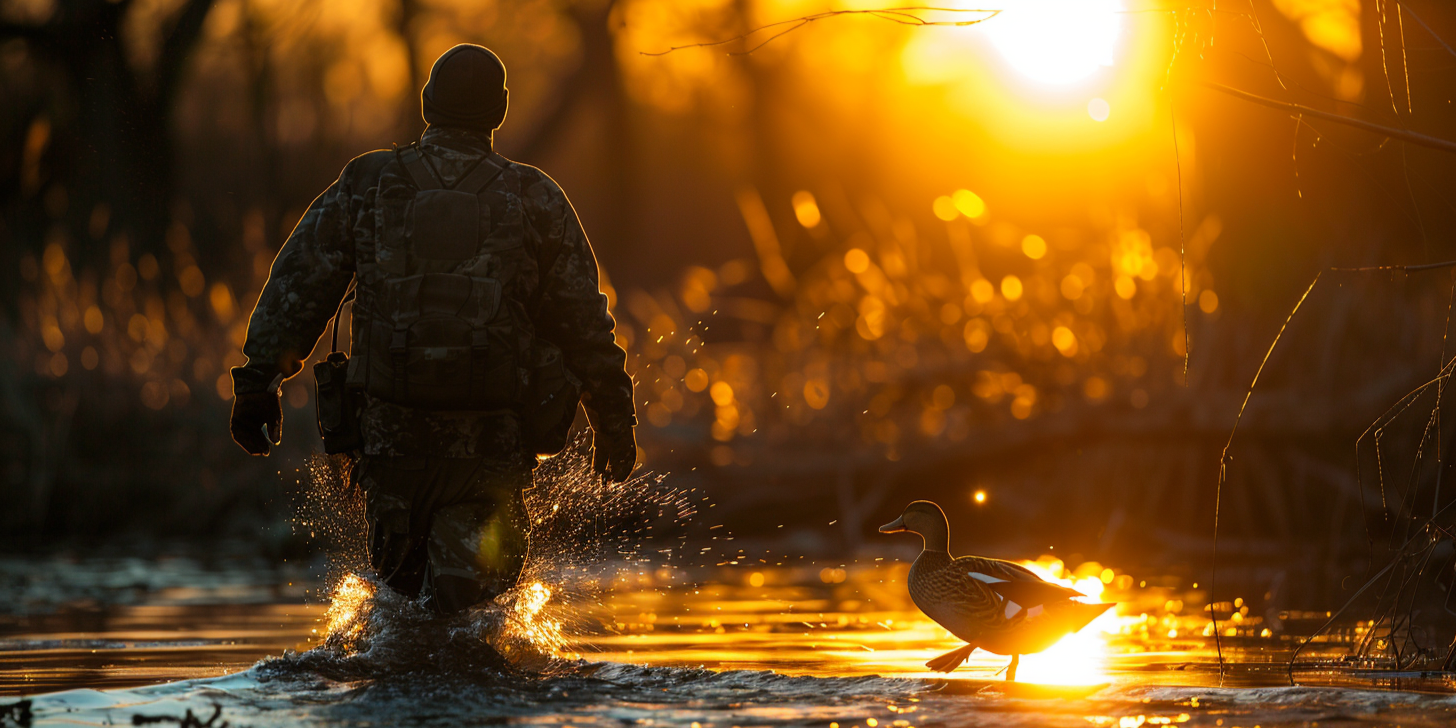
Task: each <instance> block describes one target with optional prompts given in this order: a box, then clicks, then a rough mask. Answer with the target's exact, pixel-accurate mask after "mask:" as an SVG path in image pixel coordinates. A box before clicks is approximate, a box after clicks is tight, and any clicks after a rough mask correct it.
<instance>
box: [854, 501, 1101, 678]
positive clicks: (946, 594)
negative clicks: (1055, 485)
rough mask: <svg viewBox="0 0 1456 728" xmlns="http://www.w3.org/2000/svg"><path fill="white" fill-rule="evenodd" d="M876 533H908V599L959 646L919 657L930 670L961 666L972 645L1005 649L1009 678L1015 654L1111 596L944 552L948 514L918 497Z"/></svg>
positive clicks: (1060, 632)
mask: <svg viewBox="0 0 1456 728" xmlns="http://www.w3.org/2000/svg"><path fill="white" fill-rule="evenodd" d="M879 530H880V533H914V534H917V535H919V536H920V538H921V539H922V541H923V543H924V549H923V550H922V551H921V552H920V555H919V556H918V557H916V559H915V563H913V564H911V565H910V575H909V577H908V578H907V580H906V582H907V584H906V586H907V587H908V590H909V592H910V600H911V601H913V602H915V606H916V607H918V608H919V609H920V611H922V612H924V613H925V616H927V617H930V618H931V619H933V620H935V622H936V623H937V624H939V625H940V626H942V627H944V628H945V629H946V630H947V631H949V632H950V633H951V634H953V635H955V636H956V637H958V638H960V639H961V640H964V641H965V643H966V644H965V645H964V646H962V647H959V648H956V649H954V650H951V651H950V652H947V653H945V654H943V655H940V656H939V657H936V658H935V659H932V660H930V661H929V662H927V663H925V666H926V667H928V668H930V669H931V670H934V671H936V672H942V673H949V672H952V671H954V670H955V669H956V668H958V667H960V666H961V663H963V662H965V661H966V659H967V658H969V657H970V656H971V653H972V652H974V651H975V650H976V648H978V647H979V648H981V649H983V650H985V651H987V652H990V653H992V654H996V655H1002V656H1008V655H1009V656H1010V657H1011V662H1010V664H1008V665H1007V668H1006V680H1007V681H1008V682H1015V681H1016V668H1017V666H1018V665H1019V664H1020V662H1021V656H1022V655H1029V654H1034V653H1037V652H1041V651H1042V650H1045V649H1046V648H1048V647H1051V646H1052V645H1054V644H1056V643H1057V642H1058V641H1059V640H1061V639H1062V638H1063V637H1065V636H1066V635H1069V634H1072V633H1074V632H1077V631H1078V630H1080V629H1082V628H1083V627H1085V626H1087V624H1088V623H1090V622H1091V621H1092V620H1094V619H1096V618H1097V617H1098V616H1099V615H1101V614H1102V613H1103V612H1106V611H1107V610H1108V609H1111V608H1112V607H1114V606H1116V604H1115V603H1100V602H1099V603H1088V602H1085V601H1082V600H1083V599H1085V598H1086V597H1085V595H1083V594H1082V593H1081V592H1078V591H1076V590H1074V589H1069V588H1067V587H1065V586H1062V585H1060V584H1053V583H1051V582H1049V581H1046V580H1045V579H1042V578H1041V577H1039V576H1037V575H1036V574H1035V573H1033V572H1032V571H1031V570H1030V569H1027V568H1026V567H1024V566H1021V565H1019V564H1014V563H1011V562H1010V561H1002V560H1001V559H992V558H986V557H983V556H961V557H955V556H951V555H950V521H949V519H947V518H946V517H945V511H943V510H941V508H940V506H939V505H936V504H935V503H933V502H931V501H925V500H918V501H915V502H913V503H911V504H910V505H908V506H906V507H905V511H904V512H903V513H901V514H900V517H899V518H896V519H895V520H893V521H891V522H889V523H886V524H885V525H883V526H880V529H879Z"/></svg>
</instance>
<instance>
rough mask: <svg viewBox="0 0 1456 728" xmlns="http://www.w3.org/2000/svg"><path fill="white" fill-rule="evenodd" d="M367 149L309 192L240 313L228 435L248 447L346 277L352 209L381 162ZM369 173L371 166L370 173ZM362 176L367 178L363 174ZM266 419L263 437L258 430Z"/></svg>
mask: <svg viewBox="0 0 1456 728" xmlns="http://www.w3.org/2000/svg"><path fill="white" fill-rule="evenodd" d="M381 154H385V155H387V154H388V152H372V153H370V154H367V155H364V156H362V157H358V158H356V159H355V160H354V161H352V162H350V163H349V164H348V165H347V166H345V167H344V171H343V173H342V174H340V175H339V179H338V180H336V181H335V182H334V183H333V184H331V185H329V188H328V189H327V190H324V192H323V194H321V195H319V196H318V197H317V198H315V199H314V201H313V203H312V204H310V205H309V207H308V211H307V212H305V213H304V215H303V218H302V219H301V220H299V222H298V225H296V226H295V227H294V228H293V232H292V233H291V234H289V236H288V240H287V241H286V242H284V244H283V248H282V249H281V250H279V252H278V257H277V258H274V260H273V266H272V268H271V269H270V270H269V272H268V282H267V283H266V284H264V286H263V292H262V293H261V294H260V295H259V296H258V303H257V305H256V306H254V307H253V314H252V316H251V318H250V319H249V320H248V336H247V340H246V341H245V342H244V344H243V354H245V355H246V356H247V357H248V361H247V363H246V364H244V365H243V366H240V367H233V370H232V375H233V395H234V397H235V399H234V403H233V422H232V430H233V439H234V440H236V441H237V442H238V444H239V445H241V446H242V447H243V449H245V450H247V451H248V452H250V453H253V454H255V455H257V454H261V455H266V454H267V453H268V442H267V440H272V441H274V442H276V441H277V439H278V436H279V427H280V421H281V410H280V409H279V408H278V406H277V385H278V384H279V383H280V382H282V381H283V380H285V379H288V378H289V377H292V376H293V375H295V374H297V373H298V372H299V370H301V369H302V368H303V361H304V359H306V358H307V357H308V355H309V353H310V352H312V351H313V347H314V345H315V344H316V343H318V339H319V336H321V335H322V334H323V331H324V328H325V327H326V326H327V325H328V322H329V319H331V318H333V315H334V312H335V311H336V310H338V306H339V302H340V301H341V300H343V297H344V293H345V292H346V291H347V290H348V287H349V282H350V281H351V280H352V279H353V277H354V270H355V260H354V236H353V225H354V212H355V211H356V210H357V208H358V206H359V205H360V203H361V202H362V194H363V192H364V190H363V189H359V188H361V187H363V188H367V187H368V186H371V185H372V184H373V180H374V178H377V177H378V169H377V168H378V167H380V166H382V165H381V164H380V161H381V160H382V157H380V156H379V155H381ZM371 173H372V174H371ZM363 177H367V179H363ZM264 425H267V426H268V437H267V440H265V439H264V438H263V436H262V435H261V434H259V433H260V432H261V430H262V427H263V426H264Z"/></svg>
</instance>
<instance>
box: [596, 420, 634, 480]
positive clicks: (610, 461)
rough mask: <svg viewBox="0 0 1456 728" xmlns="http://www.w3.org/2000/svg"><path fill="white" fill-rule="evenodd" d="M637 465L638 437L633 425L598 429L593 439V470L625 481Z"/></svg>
mask: <svg viewBox="0 0 1456 728" xmlns="http://www.w3.org/2000/svg"><path fill="white" fill-rule="evenodd" d="M636 465H637V438H636V436H635V435H633V433H632V427H631V425H628V426H626V427H624V428H621V429H607V428H602V429H598V430H596V432H595V434H594V439H593V441H592V470H593V471H595V472H596V474H597V475H600V476H602V477H603V478H606V479H607V480H610V481H612V482H613V483H623V482H626V480H627V479H628V478H630V477H632V468H634V467H636Z"/></svg>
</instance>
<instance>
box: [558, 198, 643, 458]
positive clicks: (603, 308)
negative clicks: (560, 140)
mask: <svg viewBox="0 0 1456 728" xmlns="http://www.w3.org/2000/svg"><path fill="white" fill-rule="evenodd" d="M532 192H534V193H535V194H534V195H533V197H534V198H535V200H534V201H535V202H537V203H539V207H538V210H537V212H538V214H537V215H536V216H535V217H536V220H535V221H534V222H533V227H534V228H535V229H536V232H537V235H538V236H539V238H540V245H541V248H540V250H541V258H540V262H541V265H542V271H541V299H540V308H539V309H538V311H537V315H536V333H537V335H539V336H541V337H542V338H544V339H546V340H548V341H550V342H552V343H554V344H556V345H557V346H558V347H560V348H561V351H562V354H563V355H564V357H565V360H566V366H567V368H569V369H570V370H571V372H572V373H573V374H575V375H576V376H577V378H579V379H580V380H581V381H582V388H583V392H582V405H583V406H584V407H585V409H586V413H587V419H588V420H590V421H591V425H592V430H593V432H594V433H595V434H596V443H595V447H594V449H595V452H596V457H595V465H596V468H597V470H598V471H599V472H601V473H603V474H604V475H606V476H607V477H609V478H611V479H612V480H615V481H619V482H620V481H623V480H626V479H627V477H628V476H629V475H630V474H631V472H632V468H633V465H634V464H635V461H636V458H637V445H636V439H635V437H634V436H633V428H634V427H635V426H636V424H637V418H636V415H635V412H634V407H633V402H632V378H631V376H630V375H628V374H627V369H626V363H627V354H626V352H624V351H623V350H622V348H621V347H620V346H617V342H616V336H615V334H614V333H613V329H614V328H615V327H616V320H615V319H613V318H612V314H611V313H610V312H609V311H608V310H607V297H606V296H605V295H603V294H602V291H601V286H600V279H599V277H598V274H597V259H596V255H595V254H594V253H593V252H592V248H591V244H590V243H589V242H588V241H587V238H586V233H585V231H583V230H582V227H581V222H580V221H579V220H578V219H577V216H576V210H575V209H573V208H572V206H571V202H570V201H568V200H567V199H566V195H565V194H564V193H562V192H561V190H560V188H559V187H557V186H556V185H555V183H554V182H551V181H550V180H549V178H547V179H546V180H543V182H542V183H541V185H540V187H538V188H537V189H535V190H532Z"/></svg>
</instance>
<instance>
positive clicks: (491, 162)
mask: <svg viewBox="0 0 1456 728" xmlns="http://www.w3.org/2000/svg"><path fill="white" fill-rule="evenodd" d="M497 159H500V160H501V161H504V158H502V157H500V155H498V154H496V153H495V152H491V153H490V154H488V155H486V156H485V157H483V158H481V160H480V161H479V162H476V163H475V167H474V168H472V169H471V170H470V172H469V173H467V174H466V175H465V176H464V177H462V178H460V181H459V182H456V183H455V187H454V189H456V190H459V191H461V192H469V193H470V194H472V195H478V194H480V192H481V190H484V189H485V188H486V186H487V185H489V184H490V183H491V182H494V181H495V178H496V177H499V176H500V173H501V172H504V171H506V167H505V165H503V164H501V163H500V162H498V161H496V160H497Z"/></svg>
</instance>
